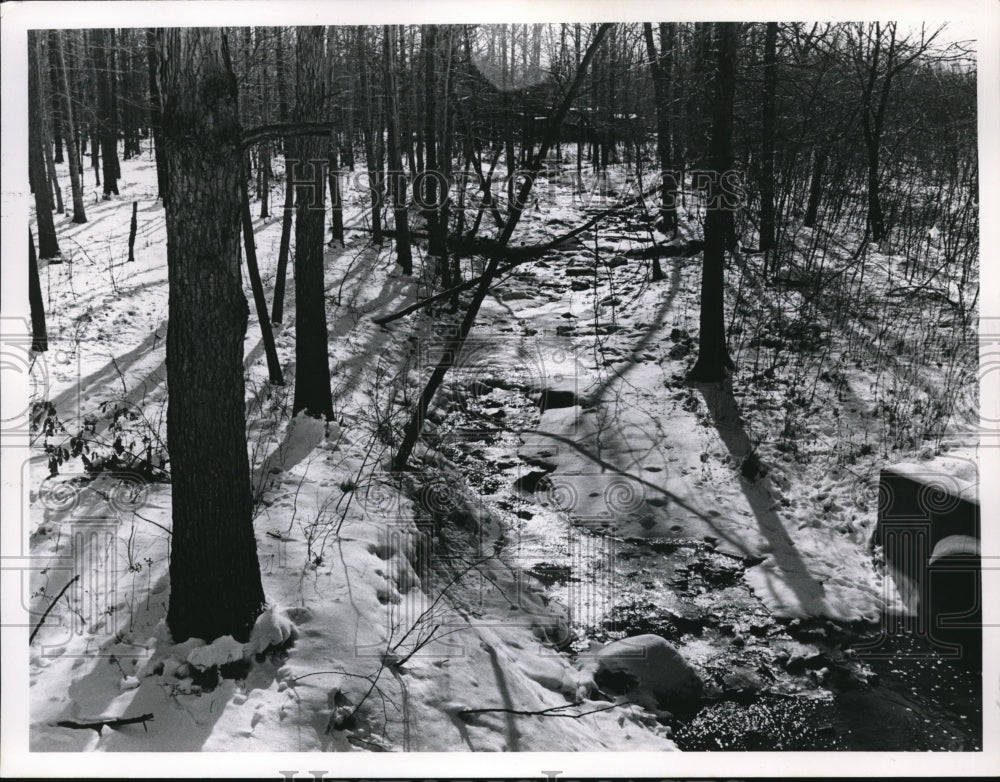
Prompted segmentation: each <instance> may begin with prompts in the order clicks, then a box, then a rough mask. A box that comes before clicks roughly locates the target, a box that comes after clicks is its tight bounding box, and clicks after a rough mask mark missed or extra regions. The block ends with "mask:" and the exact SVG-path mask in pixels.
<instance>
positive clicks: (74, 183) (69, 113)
mask: <svg viewBox="0 0 1000 782" xmlns="http://www.w3.org/2000/svg"><path fill="white" fill-rule="evenodd" d="M49 43H50V47H51V50H52V53H53V55H54V60H55V67H56V75H57V78H58V80H59V85H60V89H61V90H62V97H63V101H62V103H63V115H64V118H65V120H66V131H67V132H66V139H67V142H66V153H67V155H68V156H69V181H70V188H71V189H72V191H73V222H74V223H85V222H87V215H86V212H85V210H84V206H83V184H82V183H81V182H80V153H79V150H78V149H77V146H76V144H75V143H74V141H73V139H74V138H75V135H76V134H75V129H76V123H75V122H74V117H73V101H72V98H71V95H72V93H71V92H70V89H69V76H68V75H67V72H66V57H65V55H64V53H63V33H62V31H61V30H52V31H51V32H50V33H49Z"/></svg>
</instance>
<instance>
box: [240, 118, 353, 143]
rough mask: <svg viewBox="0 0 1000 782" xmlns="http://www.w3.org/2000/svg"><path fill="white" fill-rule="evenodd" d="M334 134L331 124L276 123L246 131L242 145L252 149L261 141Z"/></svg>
mask: <svg viewBox="0 0 1000 782" xmlns="http://www.w3.org/2000/svg"><path fill="white" fill-rule="evenodd" d="M332 132H333V124H332V123H330V122H275V123H274V124H272V125H261V126H259V127H256V128H250V129H249V130H246V131H244V132H243V141H242V145H243V146H244V147H250V146H253V145H254V144H259V143H260V142H261V141H269V140H271V139H278V138H287V137H289V136H329V135H330V134H331V133H332Z"/></svg>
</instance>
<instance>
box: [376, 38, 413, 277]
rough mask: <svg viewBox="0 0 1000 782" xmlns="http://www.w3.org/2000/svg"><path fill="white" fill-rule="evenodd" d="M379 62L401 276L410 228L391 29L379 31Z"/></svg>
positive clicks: (408, 258)
mask: <svg viewBox="0 0 1000 782" xmlns="http://www.w3.org/2000/svg"><path fill="white" fill-rule="evenodd" d="M383 32H384V35H383V38H382V55H383V56H382V59H383V67H384V69H385V118H386V125H387V126H388V127H387V132H386V135H387V140H388V145H389V196H390V198H392V217H393V223H394V227H395V229H396V263H398V264H399V265H400V267H401V268H402V270H403V274H413V253H412V249H411V247H410V227H409V224H408V221H407V217H406V182H405V179H404V177H403V157H402V155H401V154H400V150H399V91H398V89H397V85H396V40H395V27H394V26H392V25H386V26H385V27H384V29H383Z"/></svg>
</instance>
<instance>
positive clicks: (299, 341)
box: [292, 27, 333, 420]
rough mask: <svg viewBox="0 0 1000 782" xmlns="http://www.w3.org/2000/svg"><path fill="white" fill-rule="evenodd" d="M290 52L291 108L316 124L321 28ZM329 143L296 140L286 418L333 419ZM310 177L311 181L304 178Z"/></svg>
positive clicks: (302, 32)
mask: <svg viewBox="0 0 1000 782" xmlns="http://www.w3.org/2000/svg"><path fill="white" fill-rule="evenodd" d="M296 53H297V59H298V66H297V67H298V84H297V88H296V98H295V108H296V113H297V114H298V119H299V120H300V121H302V122H309V121H316V122H318V121H320V120H322V119H323V118H324V117H325V115H326V109H327V107H326V106H324V105H323V100H324V96H325V90H324V84H323V73H324V67H323V28H322V27H300V28H299V29H298V36H297V45H296ZM328 144H329V139H327V138H323V137H321V136H303V137H300V138H299V141H298V145H297V146H298V155H297V158H298V163H299V168H298V173H297V175H296V176H295V177H294V180H295V182H296V201H297V204H296V211H295V308H296V314H295V399H294V402H293V403H292V413H293V415H294V414H295V413H298V412H300V411H305V413H306V414H307V415H311V416H315V417H319V416H324V417H325V418H327V419H328V420H329V419H332V418H333V398H332V395H331V393H330V359H329V353H328V348H327V332H326V299H325V298H324V296H323V249H324V247H323V223H324V217H325V216H326V215H325V208H324V203H325V198H324V195H325V190H326V188H325V186H324V185H325V183H324V181H323V180H324V177H323V176H322V168H321V166H322V165H323V163H324V162H325V161H326V159H327V152H328ZM310 175H311V177H312V182H309V181H308V179H306V177H309V176H310Z"/></svg>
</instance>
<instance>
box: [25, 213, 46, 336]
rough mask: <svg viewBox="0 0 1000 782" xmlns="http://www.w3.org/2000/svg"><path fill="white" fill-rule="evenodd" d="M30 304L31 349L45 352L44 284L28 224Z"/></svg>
mask: <svg viewBox="0 0 1000 782" xmlns="http://www.w3.org/2000/svg"><path fill="white" fill-rule="evenodd" d="M28 305H29V306H30V308H31V349H32V350H33V351H35V352H36V353H44V352H45V351H46V350H48V349H49V337H48V333H47V332H46V330H45V304H44V303H43V301H42V286H41V284H40V283H39V281H38V258H37V257H36V256H35V239H34V237H33V236H32V235H31V226H28Z"/></svg>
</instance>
